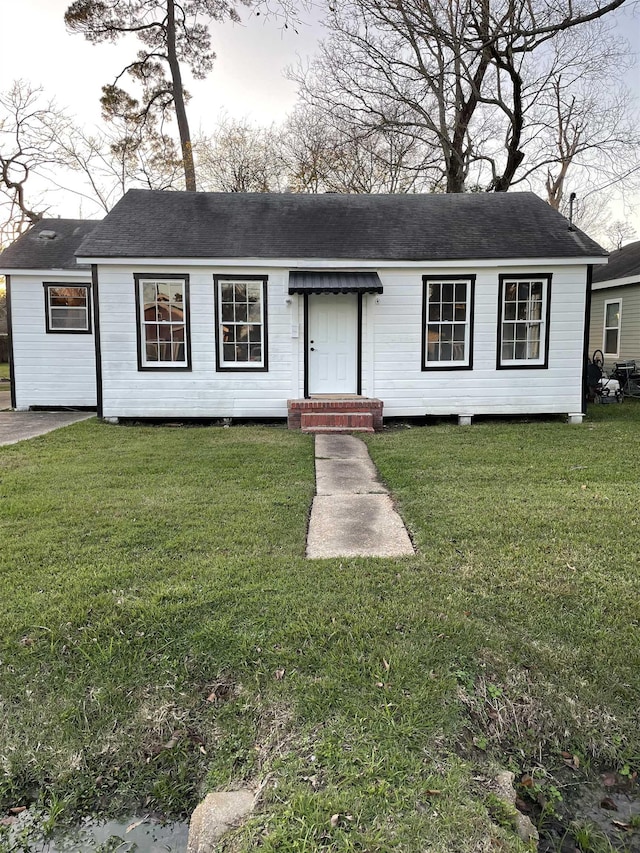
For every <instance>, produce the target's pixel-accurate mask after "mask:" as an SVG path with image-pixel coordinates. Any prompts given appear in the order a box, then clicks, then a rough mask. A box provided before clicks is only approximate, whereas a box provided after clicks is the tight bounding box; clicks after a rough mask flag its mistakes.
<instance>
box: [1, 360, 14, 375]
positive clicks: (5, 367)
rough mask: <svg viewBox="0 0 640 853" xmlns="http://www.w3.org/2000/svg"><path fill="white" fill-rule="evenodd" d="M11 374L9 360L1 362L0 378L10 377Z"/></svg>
mask: <svg viewBox="0 0 640 853" xmlns="http://www.w3.org/2000/svg"><path fill="white" fill-rule="evenodd" d="M10 376H11V374H10V372H9V365H8V364H7V362H6V361H5V362H0V379H9V378H10Z"/></svg>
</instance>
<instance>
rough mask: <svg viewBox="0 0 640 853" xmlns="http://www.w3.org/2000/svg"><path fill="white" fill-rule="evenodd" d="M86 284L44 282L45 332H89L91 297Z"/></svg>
mask: <svg viewBox="0 0 640 853" xmlns="http://www.w3.org/2000/svg"><path fill="white" fill-rule="evenodd" d="M90 292H91V290H90V287H89V285H88V284H81V285H80V284H74V285H70V284H54V283H50V282H45V285H44V294H45V317H46V327H47V332H76V333H78V332H79V333H81V334H82V333H84V334H89V333H90V332H91V297H90Z"/></svg>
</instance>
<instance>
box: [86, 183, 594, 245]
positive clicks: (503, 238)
mask: <svg viewBox="0 0 640 853" xmlns="http://www.w3.org/2000/svg"><path fill="white" fill-rule="evenodd" d="M77 254H78V255H79V256H80V257H87V258H103V257H104V258H136V257H137V258H212V259H215V258H336V259H338V258H350V259H351V258H352V259H355V260H358V259H371V260H407V261H409V260H458V259H460V260H462V259H472V258H488V259H494V258H495V259H497V258H543V257H545V258H546V257H549V258H576V257H587V256H594V255H606V252H605V251H604V249H602V248H601V247H600V246H599V245H598V244H597V243H595V242H594V241H593V240H591V239H590V238H589V237H587V236H586V235H585V234H584V233H583V232H581V231H578V230H575V231H570V230H569V227H568V222H567V220H566V219H564V217H562V216H561V215H560V214H559V213H557V212H556V211H555V210H553V209H552V208H551V207H550V206H549V205H548V204H546V202H544V201H543V200H542V199H540V198H538V196H536V195H534V194H533V193H492V194H489V193H470V194H465V195H444V194H440V195H437V194H429V195H339V194H337V193H336V194H334V193H325V194H323V195H304V194H294V193H189V192H163V191H160V190H129V192H128V193H127V194H126V195H125V196H124V198H123V199H121V201H119V202H118V204H117V205H116V206H115V207H114V208H113V210H112V211H111V213H109V214H108V216H106V218H105V219H103V220H102V222H101V223H100V224H99V225H98V226H97V228H96V229H95V231H93V232H92V234H91V235H90V236H89V237H88V238H87V239H86V240H85V241H84V242H83V243H82V246H81V247H80V249H79V251H78V252H77Z"/></svg>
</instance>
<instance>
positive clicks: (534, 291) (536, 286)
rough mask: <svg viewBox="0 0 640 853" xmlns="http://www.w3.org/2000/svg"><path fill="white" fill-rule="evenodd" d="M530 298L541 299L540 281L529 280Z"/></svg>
mask: <svg viewBox="0 0 640 853" xmlns="http://www.w3.org/2000/svg"><path fill="white" fill-rule="evenodd" d="M531 298H532V299H538V300H540V301H542V282H541V281H532V282H531Z"/></svg>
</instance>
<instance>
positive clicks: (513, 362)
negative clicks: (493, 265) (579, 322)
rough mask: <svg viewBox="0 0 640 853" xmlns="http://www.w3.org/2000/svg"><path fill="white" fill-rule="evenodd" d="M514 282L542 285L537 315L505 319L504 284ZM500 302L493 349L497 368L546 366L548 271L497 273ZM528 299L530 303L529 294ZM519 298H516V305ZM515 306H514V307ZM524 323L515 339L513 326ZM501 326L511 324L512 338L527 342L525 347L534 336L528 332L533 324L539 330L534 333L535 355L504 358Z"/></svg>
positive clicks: (547, 359)
mask: <svg viewBox="0 0 640 853" xmlns="http://www.w3.org/2000/svg"><path fill="white" fill-rule="evenodd" d="M510 284H515V285H516V287H517V286H518V285H521V284H528V285H529V286H530V285H532V284H541V285H542V300H541V306H540V319H531V318H530V317H527V318H518V317H517V316H516V318H515V319H511V318H509V319H505V313H506V312H505V307H506V300H505V296H506V292H507V286H508V285H510ZM499 293H500V305H499V321H498V352H497V367H498V369H500V368H530V367H547V366H548V364H549V321H550V306H551V275H550V274H549V273H545V274H543V275H541V274H539V273H538V274H537V275H526V274H523V275H501V276H500V288H499ZM528 303H531V298H529V300H528ZM518 304H519V302H516V306H517V305H518ZM516 310H517V308H516ZM521 325H524V326H527V330H526V339H518V338H516V337H515V335H516V334H517V330H516V329H515V327H516V326H521ZM505 326H513V327H514V341H520V342H522V343H525V344H526V345H527V348H529V347H530V346H531V344H532V343H533V342H534V340H535V339H534V338H533V337H532V336H531V334H530V332H531V330H532V328H533V327H537V328H538V330H539V337H538V355H537V356H536V357H535V358H529V357H527V358H504V357H503V355H502V347H503V343H504V331H505Z"/></svg>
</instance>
